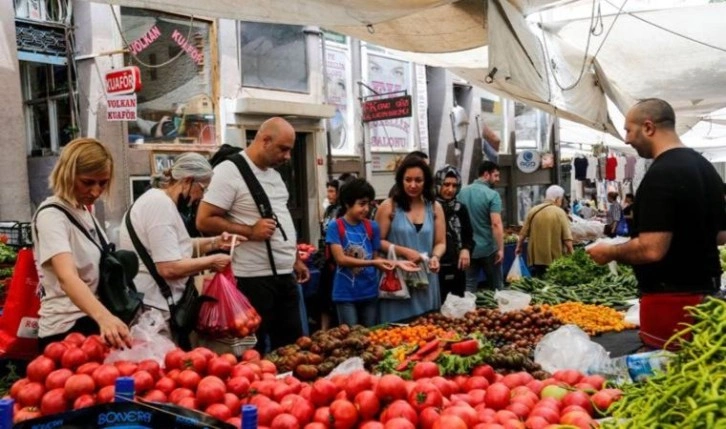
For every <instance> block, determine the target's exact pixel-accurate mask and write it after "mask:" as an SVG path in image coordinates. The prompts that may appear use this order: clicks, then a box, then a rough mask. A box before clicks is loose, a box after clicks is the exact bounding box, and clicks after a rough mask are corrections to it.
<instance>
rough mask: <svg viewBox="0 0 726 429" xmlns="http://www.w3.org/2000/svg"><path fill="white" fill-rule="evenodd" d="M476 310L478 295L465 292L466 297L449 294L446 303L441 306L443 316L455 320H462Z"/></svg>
mask: <svg viewBox="0 0 726 429" xmlns="http://www.w3.org/2000/svg"><path fill="white" fill-rule="evenodd" d="M474 310H476V295H474V294H473V293H471V292H464V296H463V297H461V296H458V295H454V294H453V293H449V294H448V295H446V301H444V305H442V306H441V314H443V315H444V316H446V317H453V318H454V319H461V318H462V317H464V315H465V314H466V313H468V312H470V311H474Z"/></svg>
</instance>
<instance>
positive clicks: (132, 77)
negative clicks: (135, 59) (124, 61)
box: [106, 66, 141, 95]
mask: <svg viewBox="0 0 726 429" xmlns="http://www.w3.org/2000/svg"><path fill="white" fill-rule="evenodd" d="M140 90H141V72H140V71H139V68H138V67H136V66H131V67H124V68H121V69H115V70H111V71H108V72H106V94H108V95H121V94H133V93H135V92H138V91H140Z"/></svg>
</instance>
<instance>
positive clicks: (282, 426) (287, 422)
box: [270, 413, 300, 429]
mask: <svg viewBox="0 0 726 429" xmlns="http://www.w3.org/2000/svg"><path fill="white" fill-rule="evenodd" d="M270 429H300V423H298V421H297V419H296V418H295V417H294V416H292V415H291V414H287V413H282V414H280V415H279V416H277V417H275V418H274V419H272V423H270Z"/></svg>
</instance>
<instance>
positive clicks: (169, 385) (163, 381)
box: [154, 377, 176, 395]
mask: <svg viewBox="0 0 726 429" xmlns="http://www.w3.org/2000/svg"><path fill="white" fill-rule="evenodd" d="M154 388H155V389H156V390H160V391H162V392H163V393H164V394H165V395H169V394H170V393H171V391H172V390H174V389H176V383H175V382H174V380H172V379H171V378H169V377H161V378H160V379H159V381H157V382H156V384H155V385H154Z"/></svg>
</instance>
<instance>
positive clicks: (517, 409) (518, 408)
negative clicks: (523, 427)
mask: <svg viewBox="0 0 726 429" xmlns="http://www.w3.org/2000/svg"><path fill="white" fill-rule="evenodd" d="M506 410H508V411H511V412H513V413H514V414H516V415H517V417H519V418H520V419H521V420H524V419H526V418H527V416H528V415H529V411H530V410H531V408H530V407H528V406H527V405H526V404H524V403H522V402H512V403H511V404H509V405H507V408H506Z"/></svg>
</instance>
